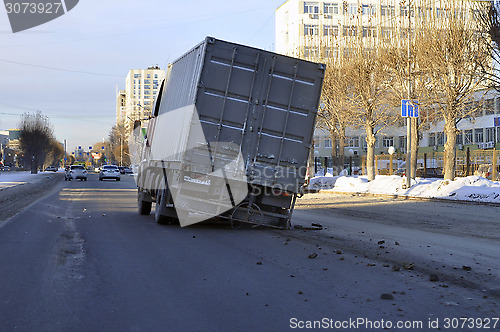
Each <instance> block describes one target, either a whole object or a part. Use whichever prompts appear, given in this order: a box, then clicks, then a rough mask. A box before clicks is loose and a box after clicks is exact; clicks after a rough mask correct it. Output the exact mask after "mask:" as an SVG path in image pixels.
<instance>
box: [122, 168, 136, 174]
mask: <svg viewBox="0 0 500 332" xmlns="http://www.w3.org/2000/svg"><path fill="white" fill-rule="evenodd" d="M122 174H134V172H133V171H132V168H130V167H125V168H124V169H123V173H122Z"/></svg>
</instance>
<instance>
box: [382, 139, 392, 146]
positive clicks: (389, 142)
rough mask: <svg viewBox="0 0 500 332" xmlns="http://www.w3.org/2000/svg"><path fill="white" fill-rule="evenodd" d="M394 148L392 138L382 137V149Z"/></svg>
mask: <svg viewBox="0 0 500 332" xmlns="http://www.w3.org/2000/svg"><path fill="white" fill-rule="evenodd" d="M390 146H394V137H384V138H383V139H382V147H384V148H388V147H390Z"/></svg>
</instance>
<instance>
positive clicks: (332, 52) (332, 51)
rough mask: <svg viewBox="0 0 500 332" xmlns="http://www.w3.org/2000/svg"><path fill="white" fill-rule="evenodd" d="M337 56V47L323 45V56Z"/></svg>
mask: <svg viewBox="0 0 500 332" xmlns="http://www.w3.org/2000/svg"><path fill="white" fill-rule="evenodd" d="M338 56H339V49H338V47H325V58H337V57H338Z"/></svg>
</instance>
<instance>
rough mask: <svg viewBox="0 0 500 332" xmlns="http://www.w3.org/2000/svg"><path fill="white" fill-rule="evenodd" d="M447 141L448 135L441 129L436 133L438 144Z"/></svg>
mask: <svg viewBox="0 0 500 332" xmlns="http://www.w3.org/2000/svg"><path fill="white" fill-rule="evenodd" d="M445 142H446V135H445V134H444V133H443V132H442V131H441V132H439V133H436V143H437V145H441V146H442V145H444V143H445Z"/></svg>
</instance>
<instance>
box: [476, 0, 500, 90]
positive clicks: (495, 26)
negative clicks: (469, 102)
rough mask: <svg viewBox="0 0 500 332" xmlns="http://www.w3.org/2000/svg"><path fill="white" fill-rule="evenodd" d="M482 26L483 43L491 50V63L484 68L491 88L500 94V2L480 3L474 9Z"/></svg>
mask: <svg viewBox="0 0 500 332" xmlns="http://www.w3.org/2000/svg"><path fill="white" fill-rule="evenodd" d="M473 9H474V13H475V18H476V19H477V20H478V22H479V24H480V29H481V30H480V31H482V32H483V33H482V34H481V37H482V38H481V41H482V42H483V44H484V46H485V47H486V48H487V49H488V50H489V53H490V55H491V61H490V62H489V63H487V64H485V66H484V67H483V68H482V72H483V74H484V75H485V77H486V79H487V82H488V83H487V84H488V87H489V88H492V89H495V90H497V91H499V92H500V2H498V1H491V2H490V1H488V2H482V1H478V2H477V3H475V5H474V7H473Z"/></svg>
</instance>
